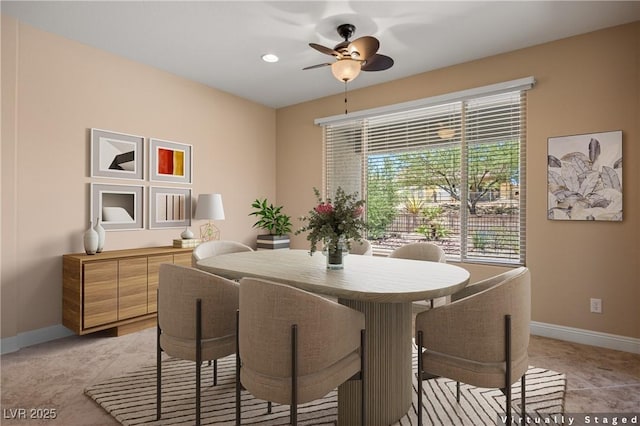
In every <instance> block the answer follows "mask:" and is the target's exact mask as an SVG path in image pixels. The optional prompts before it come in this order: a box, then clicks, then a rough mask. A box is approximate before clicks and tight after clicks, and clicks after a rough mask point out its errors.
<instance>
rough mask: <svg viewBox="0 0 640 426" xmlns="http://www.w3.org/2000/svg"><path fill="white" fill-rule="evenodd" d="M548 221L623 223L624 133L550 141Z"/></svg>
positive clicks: (554, 138) (564, 137)
mask: <svg viewBox="0 0 640 426" xmlns="http://www.w3.org/2000/svg"><path fill="white" fill-rule="evenodd" d="M547 153H548V155H547V200H548V201H547V218H548V219H551V220H601V221H622V131H621V130H618V131H613V132H602V133H588V134H584V135H574V136H559V137H552V138H549V139H548V151H547Z"/></svg>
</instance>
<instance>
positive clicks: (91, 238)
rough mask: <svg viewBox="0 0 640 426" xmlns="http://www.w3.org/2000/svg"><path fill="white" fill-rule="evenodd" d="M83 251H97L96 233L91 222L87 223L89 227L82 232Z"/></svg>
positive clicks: (92, 252)
mask: <svg viewBox="0 0 640 426" xmlns="http://www.w3.org/2000/svg"><path fill="white" fill-rule="evenodd" d="M84 251H86V252H87V254H96V252H97V251H98V233H97V232H96V231H95V230H94V229H93V222H90V223H89V229H87V230H86V231H85V232H84Z"/></svg>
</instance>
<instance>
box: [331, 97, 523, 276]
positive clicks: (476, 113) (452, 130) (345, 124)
mask: <svg viewBox="0 0 640 426" xmlns="http://www.w3.org/2000/svg"><path fill="white" fill-rule="evenodd" d="M525 96H526V91H525V90H522V89H520V90H515V91H513V90H512V91H508V92H505V93H498V94H494V93H492V94H490V95H487V96H478V94H477V93H474V97H473V98H470V99H462V100H456V101H455V102H446V103H442V104H436V105H428V106H421V107H417V108H414V109H410V110H402V111H399V112H391V113H386V114H378V115H367V116H365V117H361V118H355V119H352V120H341V121H338V122H335V123H325V124H324V125H323V128H324V132H323V134H324V147H325V149H324V155H325V158H324V168H323V170H324V190H325V194H326V195H329V196H332V195H333V194H335V190H336V189H337V187H338V186H341V187H342V188H343V189H344V190H345V191H347V192H358V193H359V194H360V195H361V196H362V197H363V198H365V199H366V201H367V209H366V215H367V217H366V218H367V222H368V223H369V226H370V229H369V233H368V238H369V239H370V240H371V241H372V243H373V246H374V248H375V249H376V251H378V252H380V251H390V250H392V249H393V248H395V247H396V246H399V245H402V244H406V243H408V242H412V241H416V240H428V241H432V242H434V243H436V244H438V245H440V246H442V247H443V248H444V249H445V252H446V253H447V255H448V256H449V257H450V258H451V259H457V260H462V261H469V262H490V263H516V264H523V263H524V259H525V237H526V234H525V227H524V224H525V219H526V217H525V197H524V194H525V192H524V189H525V176H524V164H525V161H524V160H525V158H524V155H525V152H526V149H525V134H526V132H525V130H526V120H525V116H526V108H525V106H526V98H525Z"/></svg>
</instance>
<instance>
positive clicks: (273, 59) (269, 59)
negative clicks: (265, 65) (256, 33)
mask: <svg viewBox="0 0 640 426" xmlns="http://www.w3.org/2000/svg"><path fill="white" fill-rule="evenodd" d="M279 59H280V58H278V57H277V56H276V55H274V54H273V53H267V54H265V55H262V60H263V61H265V62H278V60H279Z"/></svg>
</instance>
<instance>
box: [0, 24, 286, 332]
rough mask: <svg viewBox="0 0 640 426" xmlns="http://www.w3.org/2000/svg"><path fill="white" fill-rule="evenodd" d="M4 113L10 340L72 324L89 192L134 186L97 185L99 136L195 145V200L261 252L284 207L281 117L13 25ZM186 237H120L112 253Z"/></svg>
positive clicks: (6, 53)
mask: <svg viewBox="0 0 640 426" xmlns="http://www.w3.org/2000/svg"><path fill="white" fill-rule="evenodd" d="M2 108H3V110H2V151H1V159H2V231H1V232H2V233H1V237H2V249H1V250H2V251H1V254H2V263H1V270H0V271H1V274H2V337H3V338H4V337H10V336H16V335H17V334H19V333H22V332H26V331H30V330H37V329H41V328H44V327H48V326H53V325H58V324H60V323H61V318H62V316H61V299H62V295H61V289H62V280H61V275H62V260H61V256H62V254H63V253H69V252H79V251H82V250H83V244H82V235H83V232H84V230H85V229H86V228H87V227H88V225H89V220H90V219H89V203H90V196H89V183H90V182H92V181H94V182H98V181H99V182H110V183H127V182H126V181H122V180H109V179H99V180H98V179H91V178H90V177H89V152H90V149H89V129H90V128H92V127H96V128H102V129H108V130H113V131H118V132H123V133H130V134H135V135H142V136H146V137H156V138H160V139H166V140H171V141H176V142H181V143H186V144H191V145H193V153H194V161H193V171H194V177H193V185H191V188H192V191H193V195H194V197H197V194H199V193H206V192H220V193H222V195H223V201H224V207H225V212H226V220H225V221H220V222H217V223H216V225H218V227H219V228H220V229H221V232H222V237H223V238H227V239H235V240H239V241H242V242H244V243H247V244H252V245H254V244H255V235H256V234H257V231H255V230H254V229H252V228H251V225H252V224H253V220H252V217H249V216H248V213H249V212H250V210H251V207H250V205H251V202H252V201H253V200H254V199H255V198H257V197H269V198H270V199H274V200H275V193H276V186H275V152H276V145H275V136H276V132H275V123H276V120H275V110H274V109H271V108H267V107H264V106H261V105H258V104H255V103H252V102H250V101H247V100H244V99H241V98H238V97H235V96H231V95H229V94H226V93H223V92H221V91H217V90H214V89H211V88H209V87H206V86H203V85H201V84H197V83H194V82H191V81H188V80H185V79H182V78H178V77H176V76H174V75H171V74H168V73H165V72H163V71H159V70H157V69H153V68H150V67H147V66H144V65H141V64H138V63H135V62H132V61H129V60H126V59H124V58H121V57H118V56H115V55H112V54H109V53H107V52H105V51H101V50H97V49H94V48H91V47H88V46H85V45H82V44H79V43H76V42H73V41H70V40H67V39H64V38H61V37H58V36H55V35H52V34H48V33H45V32H42V31H39V30H36V29H34V28H33V27H30V26H27V25H24V24H18V23H16V21H14V20H13V19H11V18H7V17H5V16H3V17H2ZM136 183H138V182H132V184H136ZM143 184H144V185H145V186H146V187H148V186H149V185H150V183H149V181H148V180H146V181H145V182H144V183H143ZM160 186H162V185H160ZM166 186H170V185H166ZM176 186H178V185H176ZM145 204H146V203H145ZM145 209H146V207H145ZM200 224H202V222H201V221H194V223H193V225H194V226H192V229H193V230H194V232H195V233H196V234H197V233H198V232H199V230H198V227H199V225H200ZM181 231H182V229H169V230H144V231H126V232H125V231H112V232H108V233H107V236H106V246H105V249H106V250H109V249H121V248H132V247H145V246H157V245H170V244H171V240H172V239H173V238H178V237H179V234H180V232H181Z"/></svg>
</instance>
